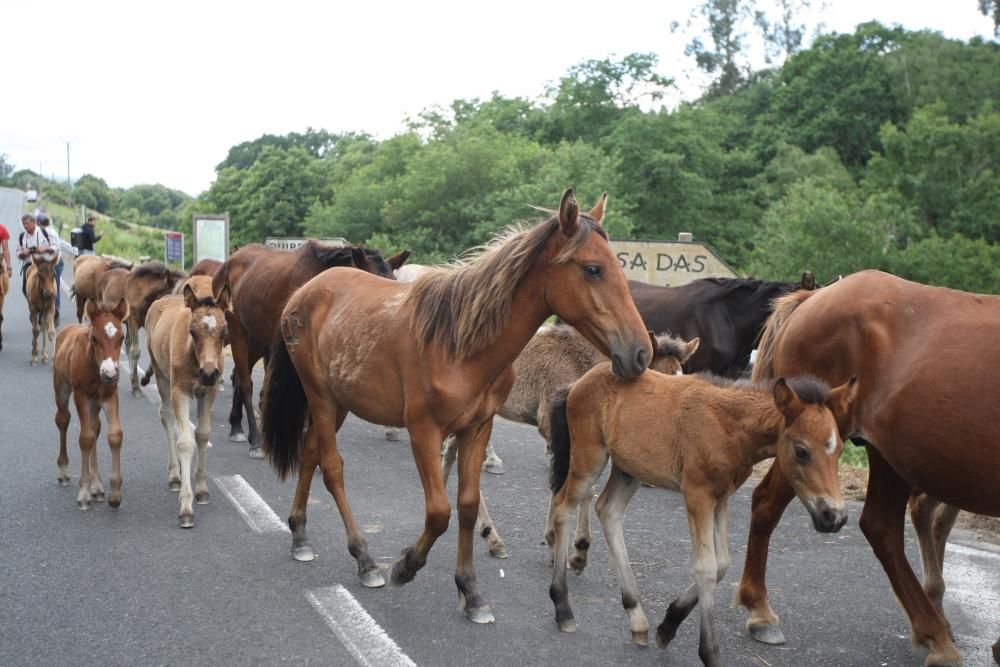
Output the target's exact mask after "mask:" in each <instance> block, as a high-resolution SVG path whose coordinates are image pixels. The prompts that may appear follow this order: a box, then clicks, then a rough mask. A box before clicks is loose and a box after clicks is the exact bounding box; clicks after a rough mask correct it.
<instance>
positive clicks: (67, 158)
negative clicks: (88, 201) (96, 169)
mask: <svg viewBox="0 0 1000 667" xmlns="http://www.w3.org/2000/svg"><path fill="white" fill-rule="evenodd" d="M66 185H67V186H69V207H70V208H73V179H72V178H70V176H69V142H68V141H67V142H66Z"/></svg>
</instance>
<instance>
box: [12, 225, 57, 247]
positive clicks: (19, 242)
mask: <svg viewBox="0 0 1000 667" xmlns="http://www.w3.org/2000/svg"><path fill="white" fill-rule="evenodd" d="M38 229H40V230H41V231H42V236H44V237H45V243H46V244H48V245H52V242H51V241H50V240H49V233H48V232H47V231H45V228H44V227H39V228H38ZM17 245H18V246H22V245H24V232H21V234H20V235H19V236H18V237H17Z"/></svg>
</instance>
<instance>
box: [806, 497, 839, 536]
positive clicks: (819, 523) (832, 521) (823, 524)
mask: <svg viewBox="0 0 1000 667" xmlns="http://www.w3.org/2000/svg"><path fill="white" fill-rule="evenodd" d="M806 509H808V510H809V516H810V517H812V522H813V528H815V529H816V530H817V532H820V533H836V532H837V531H838V530H840V529H841V528H843V527H844V524H845V523H847V508H846V507H845V506H844V505H843V503H841V506H840V507H836V506H834V505H831V504H830V502H829V501H827V499H826V498H815V499H814V500H813V502H811V503H807V504H806Z"/></svg>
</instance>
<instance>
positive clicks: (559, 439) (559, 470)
mask: <svg viewBox="0 0 1000 667" xmlns="http://www.w3.org/2000/svg"><path fill="white" fill-rule="evenodd" d="M569 390H570V385H566V386H565V387H559V388H558V389H556V392H555V394H553V395H552V404H551V407H550V408H549V438H550V439H551V443H550V446H551V448H552V460H551V462H550V464H549V488H550V489H552V493H553V494H556V493H559V489H561V488H562V487H563V484H565V483H566V478H567V477H568V476H569V447H570V442H569V417H568V415H567V408H566V404H567V401H568V400H569Z"/></svg>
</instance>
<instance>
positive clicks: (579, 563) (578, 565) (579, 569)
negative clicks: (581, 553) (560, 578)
mask: <svg viewBox="0 0 1000 667" xmlns="http://www.w3.org/2000/svg"><path fill="white" fill-rule="evenodd" d="M569 566H570V567H571V568H573V574H575V575H576V576H580V575H581V574H583V571H584V570H585V569H586V568H587V559H586V558H580V557H578V556H573V557H572V558H570V559H569Z"/></svg>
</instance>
